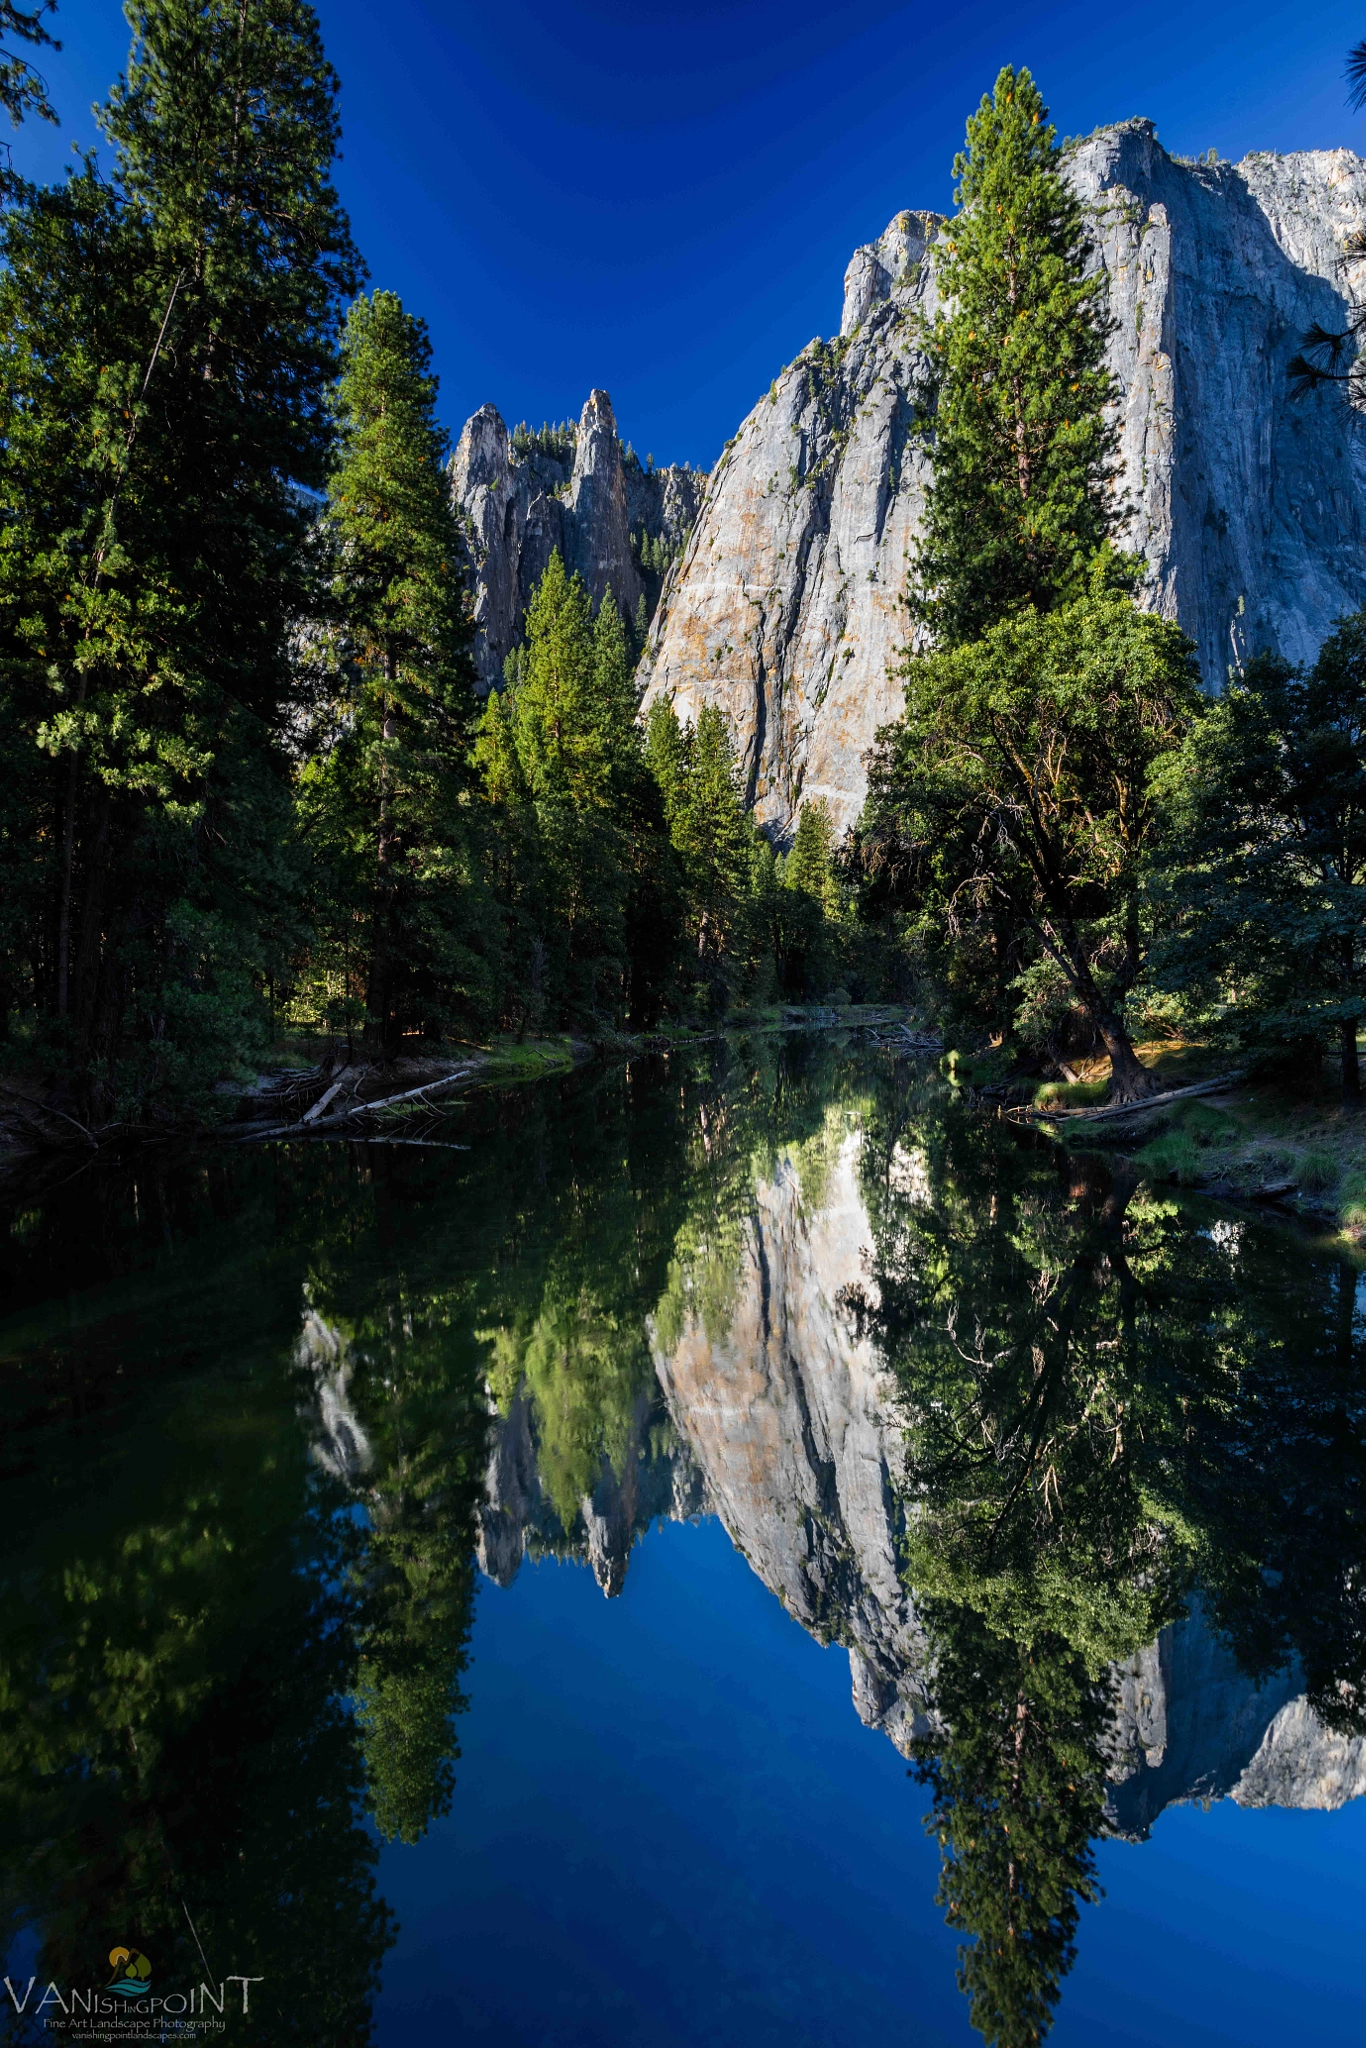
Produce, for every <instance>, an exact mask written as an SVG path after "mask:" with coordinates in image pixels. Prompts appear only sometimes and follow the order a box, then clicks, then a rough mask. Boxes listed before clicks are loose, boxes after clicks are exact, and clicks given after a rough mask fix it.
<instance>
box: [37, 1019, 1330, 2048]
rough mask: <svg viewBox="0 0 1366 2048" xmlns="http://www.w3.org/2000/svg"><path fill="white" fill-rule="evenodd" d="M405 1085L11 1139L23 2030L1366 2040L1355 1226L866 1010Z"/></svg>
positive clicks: (437, 2036) (659, 2047)
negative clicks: (171, 1131) (184, 1124)
mask: <svg viewBox="0 0 1366 2048" xmlns="http://www.w3.org/2000/svg"><path fill="white" fill-rule="evenodd" d="M404 1129H405V1131H409V1132H410V1127H404ZM422 1135H423V1139H424V1142H421V1143H413V1142H406V1143H402V1144H395V1143H386V1142H377V1143H366V1144H345V1143H324V1142H312V1143H304V1144H296V1145H293V1146H289V1145H283V1144H275V1145H269V1144H266V1145H243V1146H232V1145H216V1146H212V1147H206V1148H204V1149H203V1150H201V1151H198V1152H196V1153H194V1154H193V1155H191V1156H188V1157H187V1156H185V1155H183V1154H170V1153H168V1154H167V1155H165V1156H159V1155H153V1154H150V1153H143V1154H140V1155H138V1156H137V1157H136V1158H133V1159H130V1160H126V1161H124V1162H122V1163H112V1162H111V1163H103V1162H94V1163H92V1164H91V1165H89V1166H87V1167H86V1168H85V1169H84V1170H80V1171H73V1170H72V1164H71V1162H65V1163H63V1165H61V1166H60V1167H54V1168H53V1169H52V1171H51V1173H50V1174H49V1176H48V1178H47V1180H46V1181H44V1182H33V1181H30V1182H29V1183H28V1184H16V1185H14V1186H11V1187H10V1188H9V1189H8V1190H7V1191H6V1193H5V1195H4V1197H3V1201H4V1209H5V1223H6V1229H5V1233H4V1237H3V1244H4V1251H3V1253H2V1254H0V1258H2V1259H3V1277H4V1311H3V1326H2V1328H3V1351H4V1381H3V1386H4V1408H3V1432H4V1434H3V1459H4V1483H3V1493H2V1494H0V1499H3V1502H4V1510H3V1513H4V1521H3V1530H4V1545H3V1558H4V1577H5V1583H4V1588H3V1597H4V1615H5V1630H4V1638H3V1646H0V1731H2V1732H0V1871H3V1884H4V1895H5V1902H6V1909H7V1912H8V1915H9V1936H8V1940H9V1946H8V1961H7V1964H6V1970H7V1988H6V1990H5V1994H4V1999H3V2004H0V2013H3V2015H4V2017H3V2024H0V2041H13V2042H14V2043H27V2042H38V2041H47V2040H50V2039H52V2038H53V2035H54V2033H55V2034H56V2035H57V2037H58V2038H61V2037H62V2036H63V2035H64V2034H69V2035H70V2036H72V2037H73V2038H86V2039H90V2038H102V2039H112V2040H117V2039H129V2038H135V2037H136V2038H140V2039H146V2038H149V2037H150V2038H165V2039H172V2038H174V2039H177V2040H185V2039H202V2040H206V2041H207V2040H211V2039H212V2040H224V2039H225V2040H228V2041H232V2042H240V2043H244V2044H245V2043H258V2042H259V2043H261V2044H263V2048H280V2044H284V2043H295V2042H299V2043H315V2042H316V2043H320V2044H327V2048H350V2044H353V2043H354V2044H361V2043H366V2042H370V2041H372V2040H373V2041H375V2042H377V2043H378V2044H380V2048H409V2044H415V2043H418V2042H421V2043H423V2044H427V2043H435V2044H445V2043H448V2042H449V2043H452V2044H455V2043H461V2044H463V2043H466V2042H481V2043H482V2042H487V2043H490V2044H494V2043H497V2044H499V2048H523V2044H525V2048H599V2044H612V2048H617V2044H621V2048H741V2044H743V2048H765V2044H768V2043H774V2044H777V2043H778V2042H782V2043H784V2044H794V2048H807V2044H810V2048H844V2044H846V2043H847V2044H850V2048H853V2044H855V2043H858V2044H863V2043H866V2042H867V2041H868V2040H870V2039H871V2038H874V2037H881V2038H887V2039H897V2040H904V2041H907V2042H911V2043H917V2044H919V2043H926V2044H930V2043H933V2044H941V2043H942V2044H949V2043H958V2044H970V2043H971V2042H973V2041H975V2040H981V2039H983V2038H985V2039H987V2040H989V2041H993V2042H997V2043H1001V2044H1007V2048H1014V2044H1016V2043H1021V2044H1023V2043H1027V2042H1030V2041H1033V2040H1036V2039H1042V2038H1043V2037H1044V2036H1045V2035H1047V2036H1049V2037H1050V2038H1051V2039H1052V2040H1053V2041H1055V2042H1057V2043H1062V2044H1072V2048H1095V2044H1111V2043H1113V2044H1115V2048H1119V2044H1125V2048H1139V2044H1142V2048H1147V2044H1154V2048H1155V2044H1158V2043H1161V2044H1163V2048H1173V2044H1191V2048H1195V2044H1200V2048H1207V2044H1214V2043H1225V2042H1236V2043H1239V2044H1242V2048H1252V2044H1255V2048H1261V2044H1263V2043H1265V2044H1266V2048H1271V2044H1273V2043H1275V2044H1278V2048H1279V2044H1283V2043H1284V2042H1285V2041H1287V2040H1291V2039H1293V2040H1296V2041H1305V2042H1313V2043H1316V2044H1317V2043H1333V2044H1336V2043H1343V2044H1346V2043H1348V2042H1353V2043H1359V2042H1360V2041H1361V2040H1362V2039H1363V2038H1366V1991H1363V1987H1362V1984H1361V1979H1360V1969H1359V1958H1360V1955H1361V1952H1362V1935H1363V1925H1364V1923H1366V1858H1364V1856H1363V1852H1364V1851H1366V1802H1363V1800H1362V1799H1361V1797H1360V1795H1361V1794H1362V1793H1363V1792H1366V1514H1364V1513H1363V1506H1364V1501H1363V1493H1364V1482H1366V1285H1364V1284H1363V1282H1362V1279H1361V1276H1360V1273H1359V1270H1358V1266H1357V1265H1356V1264H1355V1263H1353V1261H1352V1259H1351V1257H1350V1256H1349V1255H1348V1254H1346V1253H1345V1252H1344V1251H1343V1250H1341V1249H1340V1248H1334V1247H1332V1246H1325V1245H1323V1244H1318V1243H1315V1242H1313V1241H1312V1240H1310V1239H1309V1238H1307V1237H1306V1236H1305V1235H1304V1234H1303V1233H1302V1232H1301V1231H1299V1230H1298V1229H1296V1228H1295V1227H1293V1226H1291V1225H1289V1224H1285V1223H1278V1222H1276V1221H1274V1220H1273V1219H1269V1218H1262V1217H1256V1216H1252V1215H1239V1214H1236V1213H1235V1212H1233V1211H1230V1210H1228V1209H1221V1208H1218V1207H1216V1206H1214V1205H1212V1204H1207V1203H1203V1202H1201V1201H1199V1200H1197V1199H1190V1198H1185V1197H1180V1198H1178V1197H1176V1196H1175V1195H1173V1194H1172V1192H1171V1191H1169V1190H1166V1189H1156V1188H1153V1187H1150V1186H1148V1185H1147V1184H1145V1183H1144V1182H1142V1181H1141V1180H1140V1179H1139V1178H1138V1176H1137V1174H1136V1173H1135V1172H1134V1170H1133V1169H1132V1167H1131V1166H1130V1165H1129V1164H1128V1163H1127V1162H1126V1161H1124V1160H1123V1159H1122V1158H1120V1157H1118V1156H1106V1155H1103V1154H1096V1155H1075V1156H1068V1155H1066V1154H1064V1153H1062V1152H1060V1151H1058V1150H1057V1149H1055V1148H1053V1147H1051V1146H1050V1145H1049V1144H1048V1143H1046V1142H1045V1141H1044V1140H1042V1139H1041V1138H1039V1137H1037V1136H1036V1135H1034V1134H1031V1133H1028V1132H1024V1131H1021V1130H1018V1129H1015V1128H1013V1127H1011V1126H1010V1125H1008V1124H1006V1123H1004V1122H1001V1121H998V1120H996V1119H995V1118H994V1117H992V1116H989V1115H987V1114H984V1113H982V1112H981V1111H980V1110H978V1109H976V1108H974V1107H973V1106H972V1105H971V1104H968V1103H964V1102H963V1101H962V1100H961V1099H960V1098H959V1097H958V1096H956V1095H955V1094H954V1093H953V1092H952V1091H951V1090H950V1089H949V1088H948V1087H947V1086H946V1084H945V1083H944V1082H943V1081H942V1080H941V1079H940V1078H939V1076H938V1075H937V1074H936V1073H934V1072H933V1071H932V1070H931V1069H930V1067H929V1065H928V1063H927V1062H924V1061H919V1062H918V1061H916V1060H914V1059H909V1058H896V1057H894V1056H892V1055H890V1054H889V1053H887V1052H886V1051H885V1050H882V1049H880V1048H878V1047H876V1046H874V1045H871V1044H869V1043H867V1042H864V1041H860V1040H858V1039H857V1038H854V1037H849V1038H846V1037H843V1036H841V1035H840V1034H837V1033H830V1034H822V1035H812V1036H800V1035H798V1036H792V1037H787V1038H782V1037H756V1038H754V1039H753V1040H751V1041H748V1042H743V1041H742V1042H738V1043H731V1044H722V1043H720V1042H717V1043H716V1044H714V1045H712V1046H705V1047H699V1048H694V1049H692V1050H690V1051H685V1052H683V1053H675V1054H673V1055H671V1056H653V1057H651V1058H648V1059H641V1060H637V1061H634V1062H633V1063H631V1064H630V1065H629V1066H611V1065H601V1066H595V1067H592V1068H586V1069H580V1070H578V1071H577V1072H575V1073H574V1074H572V1075H567V1076H564V1077H559V1078H555V1079H551V1080H548V1081H545V1082H542V1083H539V1084H536V1085H532V1086H524V1087H519V1088H508V1089H503V1090H494V1091H487V1092H484V1093H482V1094H479V1095H476V1096H472V1097H470V1098H469V1099H467V1100H466V1101H465V1102H464V1103H463V1104H462V1105H460V1106H458V1107H453V1108H451V1109H450V1110H449V1111H448V1112H447V1113H445V1114H444V1115H443V1116H441V1118H440V1119H439V1120H436V1121H432V1122H429V1123H428V1124H426V1125H425V1126H424V1127H423V1131H422ZM64 1176H65V1177H64ZM205 1985H207V1987H208V1995H207V2000H206V1994H205V1992H204V1990H203V1989H202V1988H201V1987H203V1986H205ZM96 1993H98V1994H99V1995H98V1997H97V1996H96ZM154 2001H155V2003H154ZM177 2001H179V2002H178V2003H177ZM21 2005H22V2007H23V2010H22V2011H19V2010H18V2008H19V2007H20V2006H21ZM87 2008H89V2011H87ZM139 2014H141V2015H148V2014H150V2017H143V2018H139V2017H138V2015H139ZM139 2028H140V2029H141V2031H140V2032H139V2031H137V2030H138V2029H139ZM101 2029H102V2030H103V2031H101ZM149 2029H150V2033H149Z"/></svg>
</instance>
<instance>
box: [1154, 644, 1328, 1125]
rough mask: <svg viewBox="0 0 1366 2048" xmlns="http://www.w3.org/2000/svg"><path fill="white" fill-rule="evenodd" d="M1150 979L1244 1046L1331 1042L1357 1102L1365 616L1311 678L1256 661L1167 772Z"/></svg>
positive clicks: (1267, 659)
mask: <svg viewBox="0 0 1366 2048" xmlns="http://www.w3.org/2000/svg"><path fill="white" fill-rule="evenodd" d="M1164 786H1165V823H1166V834H1167V837H1166V844H1165V846H1164V847H1163V848H1162V851H1161V859H1160V866H1159V869H1158V873H1157V877H1156V894H1157V897H1158V900H1159V902H1160V905H1161V909H1162V913H1163V916H1164V920H1165V922H1166V924H1167V932H1166V936H1165V939H1164V941H1163V945H1162V948H1161V957H1160V960H1159V963H1158V969H1157V978H1158V979H1159V981H1160V982H1162V983H1164V984H1165V985H1166V986H1167V987H1169V988H1173V989H1176V990H1179V991H1181V992H1183V993H1184V994H1186V995H1187V997H1192V996H1193V997H1196V998H1197V999H1200V998H1203V999H1204V1000H1205V1001H1206V1002H1208V1003H1212V1004H1213V1006H1214V1007H1215V1008H1216V1010H1217V1012H1218V1013H1219V1014H1220V1016H1221V1018H1222V1020H1223V1027H1224V1028H1225V1029H1228V1028H1229V1027H1230V1026H1232V1027H1234V1028H1235V1029H1236V1030H1237V1031H1238V1033H1239V1035H1240V1036H1241V1038H1242V1040H1243V1042H1244V1043H1245V1044H1250V1045H1256V1044H1261V1045H1263V1046H1276V1045H1280V1046H1285V1045H1287V1044H1297V1045H1300V1046H1303V1045H1305V1044H1306V1043H1308V1044H1310V1045H1314V1044H1321V1043H1322V1042H1323V1041H1324V1040H1328V1041H1329V1042H1331V1041H1333V1040H1336V1044H1337V1050H1338V1054H1339V1058H1340V1063H1341V1072H1342V1096H1343V1101H1344V1103H1346V1104H1347V1105H1348V1106H1349V1107H1352V1108H1355V1107H1356V1106H1357V1105H1358V1104H1359V1103H1360V1101H1361V1078H1360V1073H1359V1066H1358V1058H1357V1032H1358V1030H1359V1029H1360V1026H1361V1022H1362V1019H1363V1017H1366V613H1361V612H1359V613H1357V614H1356V616H1355V617H1354V618H1350V619H1346V620H1344V621H1343V622H1342V624H1341V625H1340V626H1339V628H1338V630H1337V632H1336V633H1334V634H1333V635H1332V636H1331V637H1330V638H1329V639H1328V640H1326V641H1325V642H1324V645H1323V648H1322V650H1321V651H1320V654H1319V657H1318V660H1317V661H1316V662H1315V664H1314V666H1313V668H1312V669H1311V670H1310V671H1309V672H1308V674H1305V672H1304V671H1303V670H1301V669H1298V668H1294V667H1292V666H1291V665H1290V664H1289V663H1288V662H1284V661H1281V660H1279V659H1277V658H1275V657H1272V656H1263V657H1261V658H1259V659H1258V660H1256V661H1253V662H1250V663H1249V664H1248V668H1247V673H1246V675H1245V676H1244V677H1243V678H1242V679H1241V680H1240V681H1238V682H1236V683H1233V684H1231V685H1230V687H1229V688H1228V690H1227V691H1226V692H1225V693H1224V695H1223V696H1222V697H1221V698H1219V699H1218V701H1217V702H1216V703H1214V704H1212V705H1211V706H1210V707H1209V709H1208V711H1207V712H1206V714H1205V716H1204V718H1202V719H1201V720H1200V722H1199V723H1198V724H1197V725H1195V726H1194V727H1193V728H1192V730H1191V732H1190V734H1189V736H1188V737H1187V739H1186V742H1185V744H1184V746H1183V747H1182V749H1181V751H1180V753H1179V754H1176V755H1175V756H1173V757H1172V758H1171V760H1170V761H1169V762H1168V763H1167V764H1165V774H1164Z"/></svg>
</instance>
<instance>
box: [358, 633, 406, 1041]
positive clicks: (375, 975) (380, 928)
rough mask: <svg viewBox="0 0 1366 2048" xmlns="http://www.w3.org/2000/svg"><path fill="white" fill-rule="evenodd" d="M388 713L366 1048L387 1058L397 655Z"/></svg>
mask: <svg viewBox="0 0 1366 2048" xmlns="http://www.w3.org/2000/svg"><path fill="white" fill-rule="evenodd" d="M384 676H385V685H386V687H385V692H384V713H383V717H382V719H381V722H380V740H381V747H380V757H379V829H378V833H377V835H376V837H377V844H376V849H375V917H374V924H373V927H372V930H371V938H370V974H369V979H368V981H367V984H366V992H365V1011H366V1016H365V1041H364V1047H365V1051H366V1052H367V1053H369V1055H370V1057H371V1058H372V1059H384V1058H386V1057H387V1055H388V1053H389V1052H390V1050H391V1036H392V1033H391V1025H390V1012H391V1011H392V1008H393V978H394V963H393V954H394V885H395V879H396V878H395V872H394V870H395V862H396V858H397V853H398V835H397V833H396V832H395V829H394V803H393V794H392V791H391V789H390V787H389V756H388V748H389V745H390V743H391V741H392V740H394V739H395V738H396V736H397V733H398V716H397V713H396V711H395V709H394V700H393V696H392V694H391V691H390V688H389V685H390V684H391V683H392V681H393V657H392V655H390V654H387V653H386V655H385V657H384Z"/></svg>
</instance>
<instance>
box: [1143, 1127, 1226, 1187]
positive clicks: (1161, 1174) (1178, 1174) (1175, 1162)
mask: <svg viewBox="0 0 1366 2048" xmlns="http://www.w3.org/2000/svg"><path fill="white" fill-rule="evenodd" d="M1137 1163H1138V1164H1139V1165H1140V1166H1141V1167H1142V1168H1143V1171H1144V1172H1145V1173H1146V1174H1147V1175H1148V1177H1149V1179H1150V1180H1168V1181H1170V1180H1174V1181H1175V1182H1176V1183H1177V1185H1178V1186H1179V1187H1194V1186H1195V1185H1196V1184H1197V1182H1199V1181H1202V1180H1206V1179H1207V1178H1208V1177H1209V1161H1208V1159H1207V1158H1205V1156H1204V1154H1203V1153H1202V1152H1201V1151H1200V1150H1199V1149H1198V1148H1197V1146H1196V1145H1195V1143H1194V1141H1193V1140H1192V1139H1191V1138H1188V1137H1187V1136H1186V1134H1185V1132H1184V1131H1166V1132H1164V1133H1163V1135H1162V1136H1161V1137H1160V1138H1154V1139H1153V1141H1152V1143H1151V1144H1149V1145H1145V1146H1144V1147H1143V1150H1142V1151H1141V1152H1140V1153H1139V1154H1138V1155H1137Z"/></svg>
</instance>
